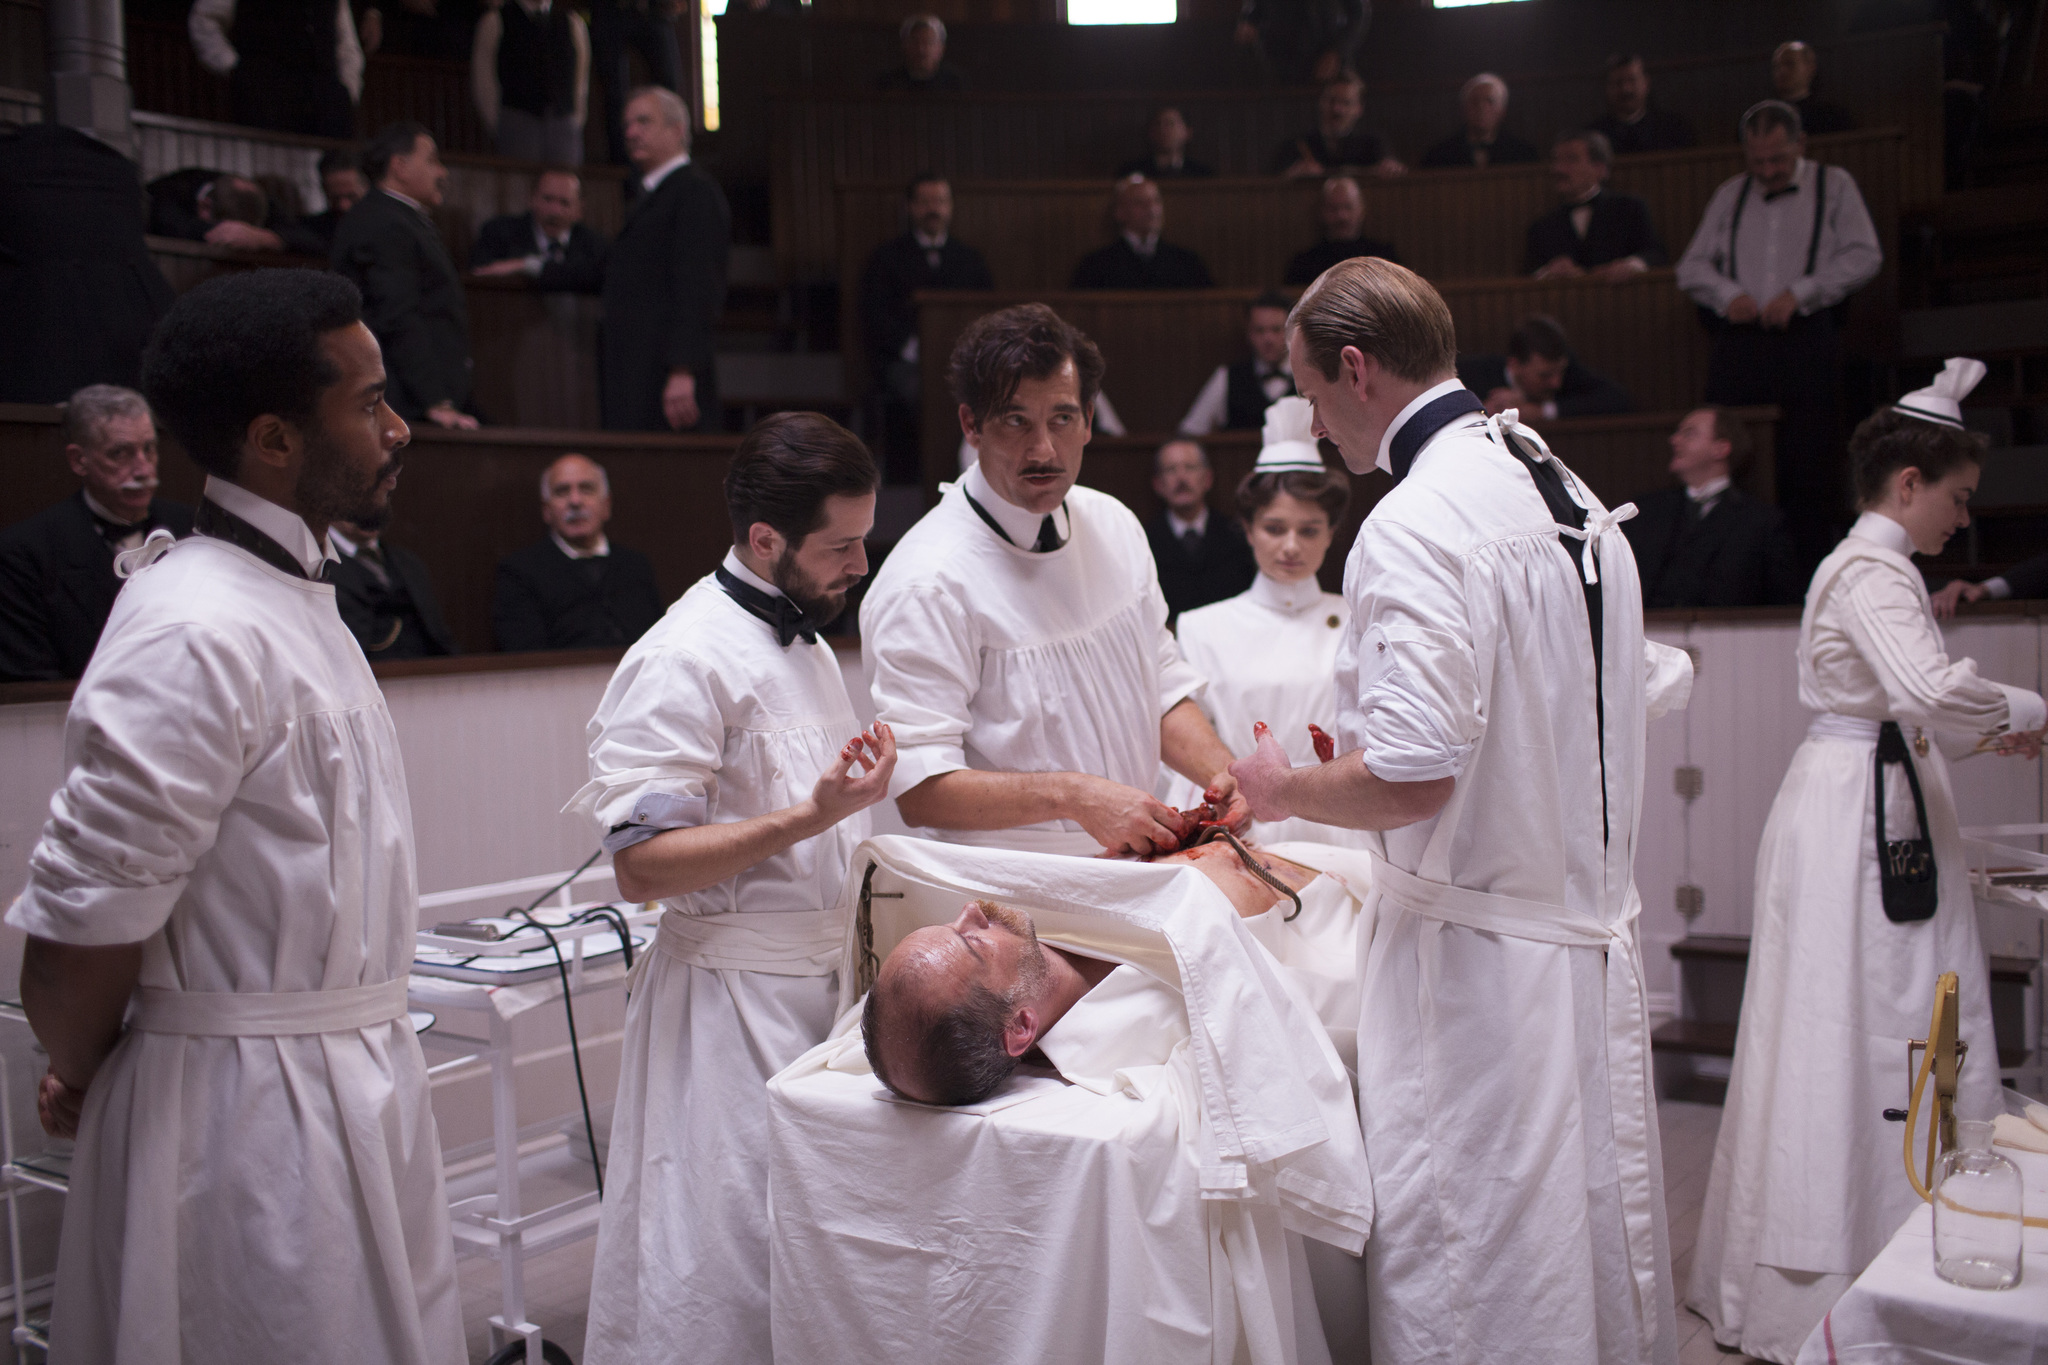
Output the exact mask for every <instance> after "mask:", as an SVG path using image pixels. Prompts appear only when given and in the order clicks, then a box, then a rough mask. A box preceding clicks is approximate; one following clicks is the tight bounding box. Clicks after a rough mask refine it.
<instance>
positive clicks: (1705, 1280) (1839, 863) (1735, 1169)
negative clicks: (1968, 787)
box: [1687, 512, 2043, 1362]
mask: <svg viewBox="0 0 2048 1365" xmlns="http://www.w3.org/2000/svg"><path fill="white" fill-rule="evenodd" d="M1911 553H1912V541H1911V539H1910V538H1909V537H1908V536H1907V535H1906V532H1905V530H1904V528H1902V527H1901V526H1899V524H1898V523H1897V522H1894V521H1892V520H1890V519H1889V518H1887V517H1882V516H1879V515H1877V514H1875V513H1869V512H1866V513H1864V515H1863V517H1862V518H1861V519H1860V520H1859V521H1858V522H1857V524H1856V527H1855V529H1854V530H1852V531H1851V532H1850V533H1849V535H1848V536H1847V537H1845V538H1844V539H1843V541H1842V543H1841V544H1840V545H1838V546H1837V547H1836V548H1835V550H1834V552H1833V553H1832V554H1830V555H1829V556H1828V557H1827V558H1826V559H1825V560H1823V561H1822V562H1821V566H1820V569H1819V571H1818V572H1816V573H1815V575H1814V579H1813V586H1812V588H1811V589H1810V590H1809V591H1808V593H1807V598H1806V615H1805V619H1804V621H1803V622H1802V623H1801V627H1800V632H1799V700H1800V702H1801V703H1802V704H1803V705H1805V706H1806V707H1808V708H1809V709H1811V710H1815V711H1819V712H1822V713H1823V715H1822V716H1821V717H1820V718H1819V719H1818V720H1816V722H1815V726H1814V730H1813V732H1812V733H1810V734H1809V735H1808V736H1807V738H1806V741H1805V743H1803V744H1801V745H1800V747H1799V750H1798V752H1797V753H1795V754H1794V755H1793V757H1792V766H1791V769H1790V770H1789V771H1788V772H1787V773H1786V774H1785V781H1784V784H1783V785H1782V786H1781V787H1779V789H1778V799H1777V801H1776V802H1775V803H1773V805H1772V806H1771V815H1770V820H1769V821H1768V823H1766V825H1765V826H1764V837H1763V843H1762V845H1761V847H1760V848H1759V849H1758V851H1757V860H1756V901H1755V904H1756V914H1755V929H1754V937H1753V941H1752V943H1751V945H1750V955H1749V977H1748V981H1747V984H1746V985H1745V987H1744V990H1743V996H1742V1026H1741V1028H1740V1030H1739V1031H1738V1033H1737V1035H1736V1050H1735V1069H1734V1071H1733V1073H1732V1074H1731V1076H1730V1079H1729V1083H1728V1104H1727V1109H1726V1111H1725V1112H1724V1114H1723V1115H1722V1118H1721V1134H1720V1138H1719V1140H1718V1141H1717V1142H1716V1143H1715V1144H1714V1164H1713V1169H1712V1172H1711V1174H1710V1176H1709V1179H1708V1184H1707V1202H1706V1205H1705V1211H1704V1213H1703V1214H1702V1215H1701V1219H1700V1239H1699V1246H1698V1249H1697V1250H1696V1251H1695V1253H1694V1259H1693V1270H1692V1284H1691V1287H1690V1292H1689V1294H1688V1296H1687V1302H1688V1303H1689V1304H1691V1305H1692V1307H1694V1308H1695V1309H1697V1310H1698V1311H1699V1313H1700V1315H1701V1316H1703V1317H1704V1318H1706V1320H1707V1321H1708V1322H1709V1323H1711V1324H1712V1325H1713V1328H1714V1336H1715V1339H1716V1340H1718V1341H1721V1342H1723V1343H1724V1344H1726V1345H1729V1346H1735V1345H1737V1344H1740V1346H1741V1348H1742V1349H1743V1350H1744V1351H1745V1352H1747V1353H1748V1354H1750V1355H1754V1356H1760V1357H1762V1358H1764V1359H1766V1360H1776V1361H1787V1362H1789V1361H1791V1360H1792V1359H1793V1358H1794V1357H1795V1356H1796V1355H1798V1353H1799V1348H1800V1346H1801V1344H1802V1343H1803V1342H1804V1341H1805V1340H1806V1337H1807V1334H1808V1333H1809V1332H1811V1331H1812V1329H1813V1327H1814V1326H1815V1324H1817V1323H1819V1322H1820V1320H1821V1318H1822V1317H1824V1316H1825V1315H1826V1314H1827V1311H1828V1309H1829V1308H1830V1307H1832V1306H1833V1304H1834V1301H1835V1300H1836V1299H1837V1298H1838V1297H1840V1295H1841V1294H1842V1293H1843V1291H1845V1290H1846V1289H1847V1288H1848V1287H1849V1284H1850V1282H1851V1281H1852V1280H1854V1279H1855V1277H1856V1276H1857V1275H1859V1274H1861V1273H1862V1271H1863V1268H1864V1267H1865V1266H1867V1265H1868V1264H1869V1263H1870V1262H1871V1260H1872V1259H1873V1258H1874V1257H1875V1256H1876V1255H1877V1254H1878V1252H1879V1251H1881V1250H1883V1248H1884V1245H1885V1243H1886V1242H1887V1241H1889V1240H1890V1239H1891V1237H1892V1234H1893V1233H1895V1232H1897V1231H1898V1229H1899V1225H1900V1224H1901V1223H1903V1222H1904V1221H1905V1220H1906V1217H1907V1215H1909V1214H1911V1213H1912V1212H1913V1210H1914V1209H1916V1208H1918V1207H1919V1205H1920V1198H1919V1196H1918V1195H1916V1194H1915V1193H1914V1192H1913V1188H1912V1186H1911V1185H1909V1184H1908V1183H1907V1181H1906V1174H1905V1171H1904V1170H1903V1169H1902V1168H1901V1162H1900V1152H1899V1144H1900V1129H1899V1125H1898V1124H1896V1123H1887V1122H1885V1120H1884V1118H1883V1110H1885V1109H1886V1108H1888V1107H1892V1106H1896V1105H1903V1104H1904V1103H1905V1095H1906V1072H1905V1056H1906V1040H1907V1039H1909V1038H1920V1037H1924V1036H1926V1033H1927V1020H1928V1016H1929V1015H1930V1014H1931V1013H1932V1011H1933V1008H1934V984H1935V979H1936V978H1937V977H1938V976H1940V974H1941V973H1942V972H1944V971H1953V972H1955V973H1957V974H1958V975H1959V976H1960V978H1961V981H1962V990H1961V996H1960V1000H1961V1006H1962V1018H1961V1020H1960V1024H1961V1034H1962V1038H1963V1041H1965V1042H1967V1043H1968V1044H1969V1045H1970V1056H1969V1060H1968V1062H1967V1063H1965V1065H1964V1067H1963V1069H1962V1072H1961V1075H1960V1077H1959V1079H1958V1081H1957V1086H1958V1089H1957V1093H1956V1113H1957V1115H1958V1116H1959V1117H1962V1118H1980V1119H1989V1118H1991V1117H1993V1116H1994V1115H1996V1114H1999V1113H2002V1112H2003V1106H2002V1105H2001V1103H2000V1100H1999V1079H1998V1067H1997V1065H1996V1058H1997V1056H1998V1049H1997V1045H1996V1043H1995V1041H1994V1039H1993V1037H1992V1030H1991V1001H1990V993H1991V992H1990V981H1989V975H1988V970H1987V966H1986V963H1985V958H1984V945H1983V943H1982V942H1981V941H1980V940H1979V938H1978V936H1977V916H1976V910H1975V905H1974V902H1973V901H1972V899H1971V895H1970V881H1969V871H1968V867H1967V864H1966V861H1965V857H1964V853H1963V847H1962V840H1961V838H1960V836H1959V835H1958V833H1957V826H1956V811H1955V798H1954V796H1953V794H1952V792H1951V790H1950V787H1949V778H1948V761H1947V759H1946V758H1945V757H1944V756H1943V753H1942V747H1941V746H1942V744H1944V743H1945V744H1947V745H1949V746H1951V747H1953V748H1955V749H1957V750H1958V751H1960V752H1964V753H1967V752H1969V750H1970V749H1971V748H1972V747H1973V746H1974V745H1975V744H1976V742H1977V740H1978V739H1979V738H1980V737H1981V736H1984V735H1990V734H1996V733H1999V732H2001V731H2002V730H2004V729H2006V728H2008V727H2010V728H2012V729H2016V730H2028V729H2037V728H2039V727H2040V725H2041V724H2042V718H2043V703H2042V700H2041V698H2040V697H2039V696H2038V695H2036V694H2035V693H2032V692H2028V691H2024V690H2023V689H2020V688H2016V687H2007V686H2004V685H2003V684H2000V683H1995V682H1992V681H1990V680H1989V679H1986V678H1982V677H1979V676H1978V674H1977V666H1976V665H1975V664H1974V663H1972V662H1971V661H1970V660H1968V659H1954V660H1951V659H1950V658H1949V657H1948V653H1947V651H1946V650H1945V649H1944V648H1943V646H1942V640H1941V630H1940V628H1939V627H1938V626H1937V625H1936V624H1935V620H1934V612H1933V610H1932V608H1931V606H1930V605H1929V602H1928V598H1927V587H1926V584H1925V582H1924V580H1923V579H1922V578H1921V576H1920V571H1919V569H1917V568H1915V567H1914V565H1913V561H1912V560H1911V558H1909V556H1910V555H1911ZM1844 717H1846V718H1849V720H1850V723H1849V724H1846V725H1845V724H1842V723H1841V718H1844ZM1883 720H1896V721H1898V722H1899V725H1900V727H1901V729H1902V730H1903V731H1904V732H1905V735H1906V738H1907V739H1908V741H1909V742H1910V741H1911V740H1912V739H1913V737H1914V736H1915V734H1916V732H1917V733H1924V734H1925V735H1926V737H1927V738H1928V739H1930V740H1931V741H1935V742H1932V743H1929V744H1928V746H1927V752H1926V753H1925V754H1920V753H1918V751H1917V749H1916V751H1915V754H1914V758H1913V763H1914V766H1915V768H1916V769H1917V771H1918V773H1919V777H1920V787H1921V791H1922V792H1923V794H1924V796H1925V798H1926V803H1927V823H1928V830H1927V837H1928V838H1930V839H1932V840H1933V843H1934V861H1935V866H1936V868H1937V869H1938V872H1939V884H1940V901H1939V905H1938V907H1937V909H1936V910H1935V912H1934V916H1933V918H1931V919H1928V920H1924V921H1921V922H1919V923H1914V924H1894V923H1893V922H1892V921H1891V920H1889V919H1888V918H1886V917H1885V913H1884V899H1883V893H1882V890H1881V888H1880V885H1879V881H1878V868H1877V859H1876V841H1877V826H1876V820H1877V813H1876V809H1875V806H1876V799H1875V798H1876V791H1875V782H1874V769H1875V758H1876V740H1877V724H1878V722H1880V721H1883ZM1859 730H1860V731H1862V733H1858V731H1859ZM1885 806H1886V821H1885V823H1886V830H1887V835H1888V837H1891V838H1907V837H1911V834H1912V831H1913V829H1914V824H1915V816H1914V809H1913V796H1912V791H1911V789H1910V788H1909V787H1908V786H1907V784H1906V777H1905V774H1904V773H1903V772H1902V771H1900V770H1899V769H1897V768H1891V769H1888V770H1887V771H1886V774H1885ZM1980 1058H1985V1059H1991V1060H1990V1061H1988V1062H1980V1061H1979V1059H1980Z"/></svg>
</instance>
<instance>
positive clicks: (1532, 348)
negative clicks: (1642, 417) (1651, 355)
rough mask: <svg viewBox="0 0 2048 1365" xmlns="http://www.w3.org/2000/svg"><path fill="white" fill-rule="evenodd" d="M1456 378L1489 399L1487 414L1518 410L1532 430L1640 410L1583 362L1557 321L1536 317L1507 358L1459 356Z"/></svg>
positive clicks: (1515, 337) (1519, 331)
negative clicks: (1573, 419) (1546, 424)
mask: <svg viewBox="0 0 2048 1365" xmlns="http://www.w3.org/2000/svg"><path fill="white" fill-rule="evenodd" d="M1458 379H1459V381H1460V382H1461V383H1463V384H1464V386H1465V387H1466V388H1468V389H1470V390H1472V392H1474V393H1476V394H1478V395H1479V396H1480V397H1482V398H1484V399H1485V400H1486V410H1487V411H1488V412H1504V411H1506V410H1507V409H1509V408H1514V409H1516V410H1517V411H1518V412H1520V413H1521V415H1522V420H1523V421H1525V422H1527V423H1528V424H1529V425H1530V426H1536V425H1538V424H1540V423H1542V422H1544V421H1546V420H1555V419H1557V418H1560V417H1599V416H1602V415H1604V414H1607V413H1614V412H1633V411H1634V410H1635V406H1636V405H1635V400H1634V399H1632V398H1630V397H1629V396H1628V391H1627V390H1626V389H1623V388H1622V387H1621V385H1619V384H1617V383H1615V382H1614V381H1613V380H1611V379H1607V378H1605V377H1603V376H1601V375H1598V374H1595V373H1594V372H1593V371H1591V370H1589V369H1587V368H1586V367H1585V366H1584V365H1581V364H1580V363H1579V361H1578V357H1576V356H1574V355H1573V354H1572V348H1571V346H1570V344H1569V343H1568V342H1567V341H1566V340H1565V335H1564V328H1563V327H1561V326H1559V325H1558V323H1557V320H1556V319H1555V318H1546V317H1533V318H1530V319H1528V320H1527V321H1525V322H1524V323H1522V325H1521V326H1519V327H1517V328H1515V330H1514V331H1513V332H1511V333H1510V334H1509V335H1508V353H1507V354H1506V355H1464V356H1459V357H1458Z"/></svg>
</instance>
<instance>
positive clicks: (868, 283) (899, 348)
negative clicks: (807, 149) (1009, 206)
mask: <svg viewBox="0 0 2048 1365" xmlns="http://www.w3.org/2000/svg"><path fill="white" fill-rule="evenodd" d="M904 200H905V204H906V206H907V208H908V211H909V215H910V225H909V226H908V227H907V228H905V229H904V231H903V232H902V233H901V234H900V235H899V236H896V237H892V238H890V239H889V240H888V241H886V242H884V243H882V244H881V245H880V246H878V247H876V248H875V252H874V254H873V255H872V256H870V257H868V263H867V268H866V269H865V270H863V271H862V272H861V278H860V328H861V340H862V342H863V344H864V345H865V348H866V350H867V358H868V368H869V372H870V373H871V374H872V375H873V376H874V380H875V392H876V393H877V395H878V397H879V399H880V402H881V405H882V426H883V432H882V436H883V439H882V442H881V444H882V447H883V451H884V457H885V460H886V462H887V464H888V473H889V480H890V482H892V483H905V482H908V483H914V482H916V481H917V472H916V468H915V465H916V461H917V453H918V431H919V428H920V426H921V425H922V423H921V422H920V420H919V419H920V417H921V416H922V413H923V409H922V406H921V404H922V402H923V393H924V381H923V373H924V372H923V369H922V368H921V367H920V365H919V364H918V350H917V303H916V295H917V291H918V290H920V289H993V288H995V287H996V281H995V276H993V275H991V274H990V273H989V268H988V262H987V261H986V260H984V259H983V258H982V254H981V253H980V252H979V251H976V250H975V249H974V248H973V247H971V246H969V245H967V243H965V242H962V241H959V240H957V239H956V238H955V237H954V236H953V187H952V185H951V184H949V183H948V182H947V180H946V178H945V177H944V176H942V175H932V174H929V173H927V174H923V175H919V176H916V177H915V178H913V179H912V180H911V182H910V185H909V187H908V189H907V190H906V192H905V194H904Z"/></svg>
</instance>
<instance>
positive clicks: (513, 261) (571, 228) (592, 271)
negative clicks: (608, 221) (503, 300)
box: [469, 170, 604, 294]
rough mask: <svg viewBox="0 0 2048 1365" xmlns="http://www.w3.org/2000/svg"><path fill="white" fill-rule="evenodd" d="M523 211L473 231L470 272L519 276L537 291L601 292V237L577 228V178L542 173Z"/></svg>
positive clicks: (580, 188)
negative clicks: (526, 279)
mask: <svg viewBox="0 0 2048 1365" xmlns="http://www.w3.org/2000/svg"><path fill="white" fill-rule="evenodd" d="M526 206H527V207H526V212H524V213H502V214H499V215H498V216H497V217H496V218H492V219H489V220H488V221H486V222H485V223H484V225H483V226H482V227H480V228H478V229H477V233H476V242H475V243H474V244H473V245H472V246H471V247H470V249H469V264H470V269H471V270H472V271H473V272H474V273H476V274H478V275H482V276H484V277H486V278H490V277H494V276H507V277H509V276H514V275H524V276H527V277H528V278H529V279H531V280H532V281H533V287H534V288H536V289H540V290H548V291H555V292H561V293H576V294H595V293H598V292H600V291H601V290H603V288H604V239H603V238H602V237H599V236H598V235H597V234H596V233H595V232H592V231H591V230H590V229H589V228H587V227H585V226H583V178H582V177H581V176H579V175H577V174H576V173H575V172H574V171H565V170H550V171H542V172H541V173H540V174H539V175H537V176H535V177H534V178H533V190H532V193H530V194H529V195H528V196H527V200H526Z"/></svg>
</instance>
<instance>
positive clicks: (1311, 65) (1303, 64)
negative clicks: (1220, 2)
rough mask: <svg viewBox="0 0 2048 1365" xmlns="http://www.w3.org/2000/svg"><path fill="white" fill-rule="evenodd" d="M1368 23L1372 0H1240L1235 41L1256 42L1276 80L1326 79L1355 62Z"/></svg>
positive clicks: (1283, 82)
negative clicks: (1242, 4) (1240, 6)
mask: <svg viewBox="0 0 2048 1365" xmlns="http://www.w3.org/2000/svg"><path fill="white" fill-rule="evenodd" d="M1371 27H1372V0H1244V6H1243V8H1242V9H1240V10H1239V11H1238V15H1237V33H1236V41H1237V43H1238V44H1239V45H1240V46H1242V47H1256V48H1257V49H1258V51H1259V58H1260V60H1261V62H1262V63H1263V64H1264V66H1265V68H1266V75H1267V78H1268V79H1270V80H1272V81H1273V82H1275V83H1277V84H1280V85H1308V84H1311V83H1313V82H1316V81H1323V80H1328V79H1329V78H1330V77H1332V76H1334V75H1336V74H1337V73H1338V72H1340V71H1346V70H1349V69H1350V68H1351V67H1352V66H1354V65H1356V64H1357V60H1358V45H1359V44H1360V43H1361V42H1363V41H1364V40H1365V33H1366V30H1367V29H1369V28H1371Z"/></svg>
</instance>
